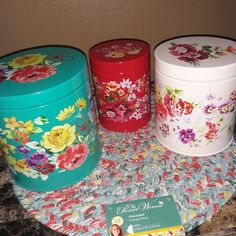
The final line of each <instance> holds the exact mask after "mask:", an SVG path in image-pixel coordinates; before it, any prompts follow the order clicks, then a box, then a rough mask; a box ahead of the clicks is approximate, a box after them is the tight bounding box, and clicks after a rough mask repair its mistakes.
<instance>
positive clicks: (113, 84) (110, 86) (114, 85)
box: [106, 81, 120, 92]
mask: <svg viewBox="0 0 236 236" xmlns="http://www.w3.org/2000/svg"><path fill="white" fill-rule="evenodd" d="M106 88H107V89H108V90H109V91H112V92H114V91H116V90H117V89H118V88H120V85H119V84H117V83H116V82H115V81H110V82H108V83H107V85H106Z"/></svg>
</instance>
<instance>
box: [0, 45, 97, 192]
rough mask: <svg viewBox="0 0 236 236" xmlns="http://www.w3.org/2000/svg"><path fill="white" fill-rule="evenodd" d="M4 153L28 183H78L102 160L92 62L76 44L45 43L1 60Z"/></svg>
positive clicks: (19, 179)
mask: <svg viewBox="0 0 236 236" xmlns="http://www.w3.org/2000/svg"><path fill="white" fill-rule="evenodd" d="M0 81H1V82H0V91H1V93H0V128H1V137H0V154H1V156H4V158H5V159H6V161H7V163H8V166H9V170H10V174H11V177H12V179H13V180H14V181H15V182H16V183H17V184H18V185H20V186H22V187H23V188H26V189H29V190H34V191H51V190H55V189H60V188H63V187H66V186H69V185H72V184H74V183H76V182H78V181H80V180H81V179H82V178H84V177H85V176H87V175H88V174H89V173H90V172H91V171H92V170H93V169H94V168H95V166H96V165H97V163H98V161H99V158H100V155H101V146H100V142H99V136H98V132H97V126H96V122H95V118H94V116H93V112H94V111H93V109H92V105H91V102H92V101H91V100H92V98H91V93H90V84H89V79H88V71H87V61H86V57H85V56H84V54H83V53H82V52H81V51H80V50H78V49H75V48H71V47H64V46H63V47H62V46H48V47H47V46H45V47H37V48H31V49H26V50H22V51H19V52H16V53H13V54H10V55H7V56H4V57H2V58H1V59H0Z"/></svg>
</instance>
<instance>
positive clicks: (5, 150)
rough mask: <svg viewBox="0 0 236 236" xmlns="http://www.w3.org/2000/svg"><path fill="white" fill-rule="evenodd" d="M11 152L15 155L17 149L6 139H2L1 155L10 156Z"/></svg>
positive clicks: (0, 140)
mask: <svg viewBox="0 0 236 236" xmlns="http://www.w3.org/2000/svg"><path fill="white" fill-rule="evenodd" d="M9 151H11V152H12V153H14V152H15V147H14V146H12V145H10V144H8V143H7V140H6V139H4V138H2V137H0V155H3V156H8V155H9Z"/></svg>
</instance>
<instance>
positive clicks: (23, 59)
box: [0, 46, 88, 109]
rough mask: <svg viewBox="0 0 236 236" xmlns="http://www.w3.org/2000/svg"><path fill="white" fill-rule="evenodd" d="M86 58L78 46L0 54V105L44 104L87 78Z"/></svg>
mask: <svg viewBox="0 0 236 236" xmlns="http://www.w3.org/2000/svg"><path fill="white" fill-rule="evenodd" d="M87 77H88V75H87V62H86V57H85V56H84V54H83V53H82V52H81V51H80V50H78V49H75V48H72V47H65V46H45V47H37V48H31V49H26V50H22V51H18V52H16V53H13V54H10V55H7V56H4V57H1V58H0V109H17V108H23V107H33V106H42V105H44V104H46V103H49V102H53V101H55V100H57V99H59V98H61V97H63V96H66V95H67V94H69V93H71V92H72V91H73V90H75V89H76V88H78V87H80V86H81V85H82V84H83V83H85V81H87Z"/></svg>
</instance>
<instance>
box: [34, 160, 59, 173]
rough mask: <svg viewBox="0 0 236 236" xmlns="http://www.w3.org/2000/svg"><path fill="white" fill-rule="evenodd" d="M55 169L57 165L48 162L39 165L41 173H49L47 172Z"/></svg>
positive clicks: (38, 168)
mask: <svg viewBox="0 0 236 236" xmlns="http://www.w3.org/2000/svg"><path fill="white" fill-rule="evenodd" d="M54 169H55V165H54V164H50V163H48V162H45V163H42V164H39V165H37V170H38V172H40V173H41V174H44V175H47V174H49V173H51V172H53V171H54Z"/></svg>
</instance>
